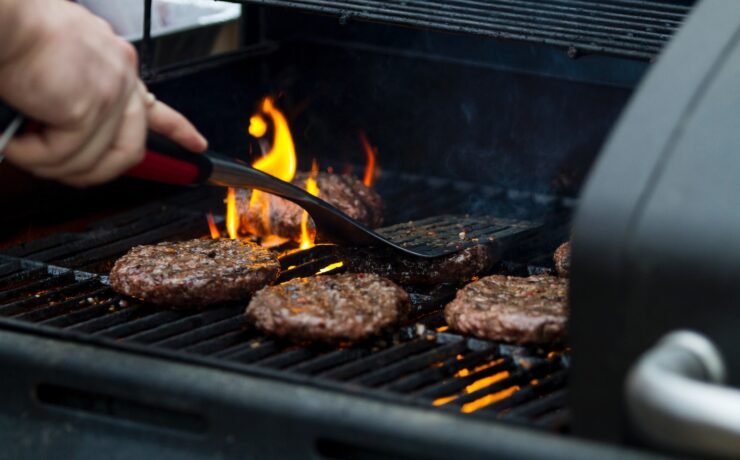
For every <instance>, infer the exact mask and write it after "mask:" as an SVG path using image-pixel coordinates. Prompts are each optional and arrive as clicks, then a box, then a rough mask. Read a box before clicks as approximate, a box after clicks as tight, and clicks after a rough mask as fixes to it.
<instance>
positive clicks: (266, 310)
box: [246, 273, 409, 343]
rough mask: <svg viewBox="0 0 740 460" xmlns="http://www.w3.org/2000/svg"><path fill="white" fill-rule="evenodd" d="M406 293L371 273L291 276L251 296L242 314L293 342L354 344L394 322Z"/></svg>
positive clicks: (404, 308) (406, 299) (403, 309)
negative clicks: (293, 277)
mask: <svg viewBox="0 0 740 460" xmlns="http://www.w3.org/2000/svg"><path fill="white" fill-rule="evenodd" d="M408 310H409V296H408V294H407V293H406V291H404V290H403V289H401V288H400V287H398V286H397V285H395V284H394V283H393V282H391V281H389V280H387V279H385V278H382V277H380V276H378V275H374V274H363V273H356V274H342V275H326V276H314V277H311V278H296V279H292V280H290V281H288V282H286V283H283V284H280V285H277V286H268V287H266V288H264V289H262V290H261V291H259V292H257V294H255V295H254V297H252V300H251V301H250V302H249V306H248V307H247V310H246V315H247V318H249V319H250V320H251V321H253V322H254V323H255V324H256V325H257V327H258V328H260V329H261V330H263V331H265V332H267V333H270V334H273V335H276V336H279V337H285V338H289V339H291V340H294V341H319V342H328V343H339V342H356V341H359V340H362V339H365V338H367V337H369V336H371V335H374V334H377V333H378V332H380V331H381V330H382V329H383V328H385V327H387V326H391V325H394V324H396V323H397V322H398V321H399V320H400V319H402V318H403V317H405V316H406V314H407V313H408Z"/></svg>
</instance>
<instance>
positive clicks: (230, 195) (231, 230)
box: [226, 187, 239, 240]
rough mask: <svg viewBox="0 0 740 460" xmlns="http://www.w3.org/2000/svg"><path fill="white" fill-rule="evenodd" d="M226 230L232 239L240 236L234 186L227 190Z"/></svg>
mask: <svg viewBox="0 0 740 460" xmlns="http://www.w3.org/2000/svg"><path fill="white" fill-rule="evenodd" d="M226 231H227V232H228V234H229V238H231V239H232V240H235V239H237V238H238V237H239V214H238V213H237V210H236V190H235V189H234V188H233V187H229V190H228V192H226Z"/></svg>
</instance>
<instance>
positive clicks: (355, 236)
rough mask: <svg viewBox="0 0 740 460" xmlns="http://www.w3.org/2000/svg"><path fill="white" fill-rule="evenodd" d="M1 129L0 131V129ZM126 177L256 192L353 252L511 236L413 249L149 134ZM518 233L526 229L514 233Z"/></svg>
mask: <svg viewBox="0 0 740 460" xmlns="http://www.w3.org/2000/svg"><path fill="white" fill-rule="evenodd" d="M2 105H3V104H2V103H0V109H2V110H0V112H2V113H3V114H4V116H3V118H4V119H5V120H6V121H9V120H18V119H19V117H20V116H19V115H18V113H17V112H14V111H12V109H8V108H7V106H5V107H2ZM16 123H17V121H16ZM3 127H4V126H0V129H2V128H3ZM0 153H2V152H0ZM127 175H129V176H133V177H138V178H141V179H146V180H150V181H155V182H162V183H167V184H177V185H198V184H205V183H207V184H211V185H216V186H219V187H237V188H245V189H257V190H261V191H263V192H267V193H270V194H272V195H276V196H279V197H281V198H284V199H286V200H288V201H292V202H293V203H296V204H297V205H298V206H300V207H301V208H303V209H305V210H306V211H307V212H308V214H309V215H310V216H311V218H312V219H313V221H314V223H315V224H316V229H317V232H318V234H319V235H320V237H321V239H322V240H325V241H331V242H341V243H347V244H352V245H355V246H371V245H373V246H386V247H389V248H393V249H395V250H397V251H399V252H402V253H405V254H408V255H411V256H416V257H425V258H432V257H441V256H446V255H450V254H454V253H457V252H459V251H460V250H462V249H464V248H466V247H469V246H474V245H476V244H480V242H483V243H490V242H491V241H494V239H495V238H496V232H499V231H501V230H506V229H507V228H508V229H509V231H510V230H511V229H510V228H509V227H506V226H504V227H502V226H500V225H499V226H498V227H496V226H493V227H491V229H490V230H489V231H488V233H485V232H478V233H465V232H461V233H460V234H461V235H463V234H464V235H466V237H464V238H460V239H450V241H449V242H444V243H443V244H435V245H428V244H425V245H415V244H414V243H413V238H404V241H393V240H391V239H389V238H386V237H385V236H383V235H381V234H379V233H377V232H375V231H373V230H371V229H369V228H367V227H365V226H364V225H362V224H360V223H359V222H357V221H355V220H354V219H352V218H350V217H349V216H347V215H346V214H344V213H343V212H341V211H339V210H338V209H337V208H335V207H333V206H331V205H330V204H328V203H327V202H325V201H324V200H322V199H320V198H317V197H315V196H313V195H311V194H310V193H308V192H306V191H305V190H302V189H300V188H298V187H296V186H294V185H292V184H290V183H287V182H284V181H281V180H280V179H277V178H275V177H273V176H270V175H269V174H265V173H263V172H261V171H258V170H256V169H254V168H252V167H250V166H248V165H246V164H244V163H240V162H237V161H235V160H233V159H232V158H230V157H228V156H225V155H222V154H219V153H216V152H213V151H210V150H209V151H206V152H205V153H202V154H194V153H192V152H190V151H188V150H186V149H184V148H183V147H181V146H179V145H177V144H175V143H174V142H172V141H170V140H169V139H167V138H165V137H163V136H161V135H159V134H156V133H153V132H150V133H149V134H148V136H147V150H146V154H145V157H144V160H143V161H142V162H141V163H140V164H139V165H137V166H136V167H134V168H133V169H131V170H130V171H129V172H128V173H127ZM418 230H419V231H423V232H425V233H428V232H429V231H433V230H428V229H426V228H420V229H418ZM518 230H526V229H523V228H519V229H518ZM412 231H414V230H409V232H412ZM409 234H411V233H409Z"/></svg>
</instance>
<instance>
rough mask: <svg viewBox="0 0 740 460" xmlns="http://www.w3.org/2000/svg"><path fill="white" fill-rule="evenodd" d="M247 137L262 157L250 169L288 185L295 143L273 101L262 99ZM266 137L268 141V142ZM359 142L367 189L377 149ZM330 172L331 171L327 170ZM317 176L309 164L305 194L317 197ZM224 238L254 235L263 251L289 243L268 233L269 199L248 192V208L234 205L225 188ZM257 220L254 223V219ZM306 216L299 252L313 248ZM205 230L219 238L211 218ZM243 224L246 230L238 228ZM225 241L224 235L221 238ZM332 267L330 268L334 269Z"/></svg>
mask: <svg viewBox="0 0 740 460" xmlns="http://www.w3.org/2000/svg"><path fill="white" fill-rule="evenodd" d="M247 131H248V132H249V134H250V135H251V136H253V137H254V138H256V139H257V140H258V141H259V144H260V146H261V148H262V151H263V153H264V155H263V156H262V157H260V158H259V159H257V160H256V161H254V163H253V164H252V167H254V168H255V169H258V170H260V171H262V172H265V173H267V174H270V175H271V176H274V177H276V178H278V179H280V180H283V181H285V182H291V181H292V180H293V179H294V177H295V174H296V168H297V164H298V160H297V155H296V149H295V143H294V141H293V135H292V134H291V131H290V126H289V124H288V120H287V118H286V117H285V115H284V114H283V113H282V112H281V111H280V110H279V109H278V108H277V107H276V105H275V101H274V99H273V98H271V97H265V98H264V99H262V101H261V102H260V104H259V108H258V110H257V111H256V113H255V114H254V115H252V116H251V117H250V119H249V127H248V129H247ZM268 136H269V138H268ZM360 140H361V142H362V145H363V149H364V150H365V154H366V156H367V165H366V168H365V174H364V180H363V182H364V183H365V185H367V186H371V185H372V183H373V181H374V179H375V178H376V176H377V170H376V169H377V167H376V164H377V163H376V157H377V149H376V148H374V147H373V146H371V145H370V142H369V141H368V139H367V136H365V134H364V133H362V132H361V133H360ZM328 170H329V171H330V172H333V169H332V168H331V167H329V168H328ZM317 175H318V165H317V164H315V163H314V164H313V165H312V168H311V174H310V176H309V177H308V179H307V180H306V184H305V188H306V191H308V193H310V194H312V195H314V196H319V193H320V191H319V187H318V183H317V180H316V177H317ZM225 202H226V232H225V233H226V234H228V236H229V238H231V239H237V238H239V232H240V230H241V232H242V234H245V233H254V234H257V235H261V236H262V238H261V244H262V246H264V247H275V246H280V245H282V244H284V243H286V242H288V241H289V240H288V239H287V238H284V237H282V236H279V235H275V234H273V233H272V230H271V227H272V222H271V212H270V205H271V203H272V197H271V196H270V195H268V194H266V193H262V192H260V191H259V190H252V192H251V197H250V198H249V204H248V206H245V205H244V204H240V203H238V202H237V191H236V190H235V189H233V188H229V189H228V192H227V194H226V200H225ZM245 207H247V208H248V209H249V211H250V214H249V218H248V219H245V218H244V216H243V215H240V212H242V213H243V212H244V208H245ZM255 217H257V219H255ZM308 219H309V215H308V213H307V212H305V211H304V212H303V214H302V216H301V238H300V249H308V248H311V247H313V246H314V244H315V237H316V235H315V232H314V231H311V230H310V229H309V225H308ZM208 222H209V224H208V225H209V229H210V233H211V238H214V239H217V238H221V237H222V234H221V233H222V232H220V231H219V229H218V227H217V226H216V224H215V221H214V219H213V216H210V217H209V220H208ZM244 222H247V225H246V227H242V228H241V229H240V226H241V225H242V223H244ZM224 237H225V235H224ZM334 268H336V267H331V269H334Z"/></svg>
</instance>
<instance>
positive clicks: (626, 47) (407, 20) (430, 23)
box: [237, 0, 690, 59]
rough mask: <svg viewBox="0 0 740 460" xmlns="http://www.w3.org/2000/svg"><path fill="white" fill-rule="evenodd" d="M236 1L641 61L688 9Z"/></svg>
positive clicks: (497, 2)
mask: <svg viewBox="0 0 740 460" xmlns="http://www.w3.org/2000/svg"><path fill="white" fill-rule="evenodd" d="M237 1H241V2H242V3H252V4H260V5H271V6H280V7H287V8H294V9H299V10H304V11H312V12H318V13H321V14H331V15H337V16H339V17H340V21H341V22H342V23H345V22H346V21H347V20H349V19H355V18H356V19H360V20H369V21H375V22H384V23H389V24H398V25H405V26H414V27H421V28H429V29H435V30H442V31H449V32H457V33H466V34H475V35H483V36H487V37H493V38H502V39H509V40H516V41H524V42H531V43H542V44H547V45H554V46H559V47H564V48H566V49H568V52H569V53H598V54H610V55H618V56H624V57H629V58H637V59H652V58H653V57H655V56H656V55H657V54H658V53H659V52H660V50H661V49H662V47H663V46H664V45H665V44H666V43H667V41H668V39H669V38H670V37H671V35H672V34H673V33H674V32H675V31H676V30H677V29H678V27H679V26H680V24H681V22H682V21H683V20H684V18H685V17H686V16H687V15H688V12H689V11H690V6H688V5H686V4H676V3H675V2H674V3H668V2H659V1H645V0H597V1H594V0H592V1H586V0H539V1H531V0H486V1H483V0H405V1H385V0H341V1H337V0H301V1H293V0H237ZM682 3H690V2H682Z"/></svg>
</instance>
